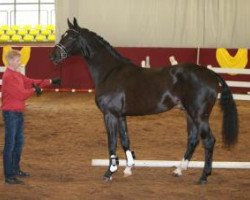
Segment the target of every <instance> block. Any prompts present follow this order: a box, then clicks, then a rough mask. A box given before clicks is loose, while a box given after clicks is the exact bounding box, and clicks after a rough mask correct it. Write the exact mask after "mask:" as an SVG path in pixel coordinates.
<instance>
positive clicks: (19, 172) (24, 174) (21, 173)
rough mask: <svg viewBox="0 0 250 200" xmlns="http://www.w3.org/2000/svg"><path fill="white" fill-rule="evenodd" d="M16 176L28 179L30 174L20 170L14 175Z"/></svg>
mask: <svg viewBox="0 0 250 200" xmlns="http://www.w3.org/2000/svg"><path fill="white" fill-rule="evenodd" d="M15 175H16V176H18V177H20V178H25V177H29V176H30V173H28V172H23V171H22V170H19V171H17V172H16V173H15Z"/></svg>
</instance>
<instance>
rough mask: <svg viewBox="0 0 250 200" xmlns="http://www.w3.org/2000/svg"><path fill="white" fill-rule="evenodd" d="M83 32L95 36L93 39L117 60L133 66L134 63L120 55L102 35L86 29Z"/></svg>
mask: <svg viewBox="0 0 250 200" xmlns="http://www.w3.org/2000/svg"><path fill="white" fill-rule="evenodd" d="M82 30H84V31H87V32H88V34H90V35H91V36H93V38H95V39H96V40H97V41H98V42H99V43H100V44H101V45H103V46H104V47H105V48H106V49H107V50H108V52H109V53H110V54H111V55H113V56H114V57H115V58H117V59H118V60H119V61H122V62H125V63H128V64H133V63H132V61H131V60H130V59H128V58H126V57H124V56H122V55H121V54H119V53H118V52H117V51H116V50H115V49H114V47H112V46H111V44H109V43H108V42H107V41H106V40H105V39H103V37H101V36H100V35H98V34H97V33H95V32H93V31H90V30H88V29H86V28H82Z"/></svg>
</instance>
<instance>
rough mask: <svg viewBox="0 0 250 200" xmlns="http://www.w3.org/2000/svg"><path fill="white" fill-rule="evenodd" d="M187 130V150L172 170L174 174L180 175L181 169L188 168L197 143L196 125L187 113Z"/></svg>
mask: <svg viewBox="0 0 250 200" xmlns="http://www.w3.org/2000/svg"><path fill="white" fill-rule="evenodd" d="M187 131H188V144H187V150H186V152H185V154H184V158H183V159H182V161H181V163H180V165H179V166H178V167H177V168H176V169H175V170H174V171H173V175H174V176H181V175H182V170H186V169H187V168H188V163H189V161H190V160H191V158H192V156H193V153H194V151H195V148H196V146H197V145H198V143H199V134H198V129H197V126H196V125H195V123H194V121H193V119H192V118H191V117H190V116H189V115H187Z"/></svg>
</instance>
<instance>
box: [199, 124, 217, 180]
mask: <svg viewBox="0 0 250 200" xmlns="http://www.w3.org/2000/svg"><path fill="white" fill-rule="evenodd" d="M201 138H202V142H203V146H204V149H205V166H204V169H203V172H202V175H201V177H200V179H199V183H200V184H204V183H207V177H208V176H209V175H211V173H212V161H213V151H214V144H215V138H214V136H213V134H212V132H211V130H210V127H209V123H208V121H206V122H203V123H202V124H201Z"/></svg>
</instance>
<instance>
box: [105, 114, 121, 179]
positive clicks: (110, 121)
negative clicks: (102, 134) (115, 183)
mask: <svg viewBox="0 0 250 200" xmlns="http://www.w3.org/2000/svg"><path fill="white" fill-rule="evenodd" d="M104 122H105V125H106V130H107V135H108V150H109V167H108V170H107V171H106V173H105V174H104V176H103V179H104V180H105V181H109V180H112V174H113V173H115V172H116V171H117V169H118V164H119V160H118V157H117V155H116V146H117V129H118V118H117V117H116V116H115V115H113V114H111V113H107V114H104Z"/></svg>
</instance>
